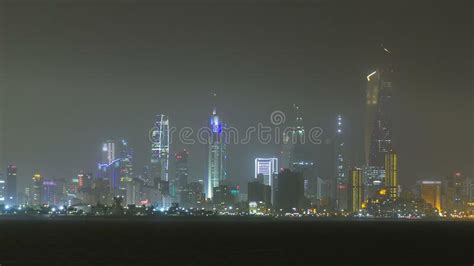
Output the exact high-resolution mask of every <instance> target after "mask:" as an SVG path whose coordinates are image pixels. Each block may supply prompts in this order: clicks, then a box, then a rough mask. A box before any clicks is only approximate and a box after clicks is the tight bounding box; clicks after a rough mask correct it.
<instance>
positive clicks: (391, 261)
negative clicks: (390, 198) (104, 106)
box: [0, 218, 474, 266]
mask: <svg viewBox="0 0 474 266" xmlns="http://www.w3.org/2000/svg"><path fill="white" fill-rule="evenodd" d="M473 254H474V223H472V222H441V221H432V222H429V221H416V222H403V221H328V220H325V221H318V220H316V221H298V220H293V221H291V220H290V221H275V220H262V219H238V220H232V219H225V218H209V219H180V218H169V219H160V220H157V219H134V220H125V219H100V218H94V219H60V218H55V219H48V218H43V219H35V220H30V219H28V220H27V219H11V218H10V219H4V218H0V265H1V266H8V265H20V264H21V265H473V263H474V259H473Z"/></svg>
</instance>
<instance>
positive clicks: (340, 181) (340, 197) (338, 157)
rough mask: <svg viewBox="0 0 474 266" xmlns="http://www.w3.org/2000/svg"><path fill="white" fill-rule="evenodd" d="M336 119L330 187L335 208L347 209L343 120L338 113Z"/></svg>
mask: <svg viewBox="0 0 474 266" xmlns="http://www.w3.org/2000/svg"><path fill="white" fill-rule="evenodd" d="M336 120H337V121H336V133H335V137H334V155H335V158H334V159H335V161H334V173H335V179H334V181H333V182H331V183H332V185H333V186H332V189H333V190H334V192H335V197H334V199H335V208H336V209H337V210H347V207H348V206H347V202H348V198H347V197H348V182H347V176H346V167H347V161H346V160H347V158H346V142H345V140H346V139H345V132H344V125H343V123H344V121H343V119H342V116H341V115H338V116H337V119H336ZM334 192H333V193H334Z"/></svg>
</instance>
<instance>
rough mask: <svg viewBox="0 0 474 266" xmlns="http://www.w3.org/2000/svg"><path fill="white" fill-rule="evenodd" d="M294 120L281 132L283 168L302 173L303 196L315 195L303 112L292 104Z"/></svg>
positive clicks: (312, 196)
mask: <svg viewBox="0 0 474 266" xmlns="http://www.w3.org/2000/svg"><path fill="white" fill-rule="evenodd" d="M293 107H294V113H295V122H294V124H293V125H292V127H290V129H291V130H289V131H286V132H284V134H283V156H282V161H283V168H287V167H288V169H290V170H291V171H294V172H299V173H301V174H302V176H303V179H304V183H305V186H304V187H305V190H304V191H305V196H307V197H308V198H315V197H316V173H315V164H314V162H313V160H312V159H311V153H310V151H309V150H308V147H307V145H305V144H306V138H307V137H306V135H305V134H306V132H305V128H304V125H303V112H302V109H301V107H300V106H298V105H296V104H295V105H293Z"/></svg>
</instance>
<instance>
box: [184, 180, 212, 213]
mask: <svg viewBox="0 0 474 266" xmlns="http://www.w3.org/2000/svg"><path fill="white" fill-rule="evenodd" d="M205 201H206V194H205V193H204V191H203V184H202V183H201V182H191V183H189V184H187V185H186V187H185V188H184V189H182V190H181V191H180V204H181V205H182V206H183V207H185V208H192V207H194V208H195V207H199V206H200V205H201V204H203V203H204V202H205Z"/></svg>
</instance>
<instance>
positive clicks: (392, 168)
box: [384, 150, 398, 199]
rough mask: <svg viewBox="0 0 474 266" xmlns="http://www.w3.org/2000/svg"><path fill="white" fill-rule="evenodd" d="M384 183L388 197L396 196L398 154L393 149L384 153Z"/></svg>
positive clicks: (393, 197)
mask: <svg viewBox="0 0 474 266" xmlns="http://www.w3.org/2000/svg"><path fill="white" fill-rule="evenodd" d="M384 183H385V187H386V188H387V190H388V193H389V195H390V198H392V199H396V198H398V156H397V153H396V152H394V151H393V150H391V151H390V152H388V153H386V154H385V182H384Z"/></svg>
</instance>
